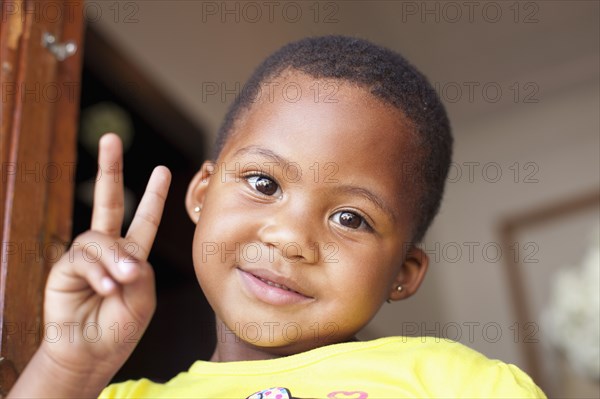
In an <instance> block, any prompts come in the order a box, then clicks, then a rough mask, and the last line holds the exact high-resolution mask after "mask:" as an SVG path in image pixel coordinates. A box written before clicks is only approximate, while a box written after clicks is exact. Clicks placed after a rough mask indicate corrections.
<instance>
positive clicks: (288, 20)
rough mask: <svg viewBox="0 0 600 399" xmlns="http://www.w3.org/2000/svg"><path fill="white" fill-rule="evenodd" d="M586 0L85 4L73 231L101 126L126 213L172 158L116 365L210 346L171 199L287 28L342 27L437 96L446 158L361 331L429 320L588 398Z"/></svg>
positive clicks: (591, 114)
mask: <svg viewBox="0 0 600 399" xmlns="http://www.w3.org/2000/svg"><path fill="white" fill-rule="evenodd" d="M599 13H600V10H599V3H598V2H597V1H510V0H509V1H472V2H453V1H448V2H446V1H424V2H422V1H418V2H413V1H295V2H287V1H277V2H267V1H256V2H254V1H248V2H246V1H225V2H222V1H218V2H213V1H177V0H172V1H123V2H116V1H114V2H113V1H101V2H94V1H89V2H87V4H86V17H87V20H88V31H87V33H86V46H85V59H84V78H83V85H82V102H81V123H80V140H79V154H78V170H77V179H78V183H77V190H78V191H77V197H76V199H77V201H76V206H75V216H74V220H75V226H74V230H75V231H74V234H77V233H78V232H79V231H83V230H85V229H86V228H87V221H88V220H89V219H88V216H87V215H88V214H89V212H90V207H89V206H90V203H91V187H92V185H91V184H90V183H91V182H93V178H94V176H95V162H96V161H95V154H96V151H97V149H96V147H95V143H96V142H97V137H98V134H99V133H100V132H104V131H107V130H114V131H117V132H119V133H120V134H121V135H122V137H123V138H124V140H125V144H126V155H125V172H126V175H125V183H126V186H127V188H128V197H127V198H128V199H127V201H128V204H129V205H128V206H129V210H130V212H132V211H133V210H134V209H135V206H136V203H137V201H138V200H139V198H140V197H141V193H142V192H143V189H144V185H145V182H146V181H147V178H148V176H149V174H150V171H151V169H152V168H153V166H154V165H156V164H158V163H162V164H165V165H167V166H169V168H171V170H172V171H173V173H174V181H173V186H172V189H171V193H170V197H169V200H168V201H169V202H168V203H167V210H166V215H165V218H164V220H163V224H162V225H161V230H160V231H159V237H158V238H157V242H156V248H155V250H154V253H153V258H151V262H152V264H153V265H154V266H155V267H156V269H157V278H158V292H159V308H158V311H157V314H156V317H155V319H154V321H153V322H152V324H151V326H150V329H149V331H148V333H147V335H146V336H145V337H144V338H143V340H142V342H141V344H140V347H139V349H138V350H137V351H136V353H135V354H134V356H133V357H132V358H131V359H130V361H129V362H128V363H127V364H126V365H125V367H124V368H123V369H122V370H121V372H120V373H119V374H118V375H117V376H116V377H115V379H117V380H122V379H125V378H139V377H141V376H145V377H150V378H155V379H159V380H167V379H169V378H171V377H172V376H174V375H175V374H176V373H177V372H178V371H181V370H184V369H186V368H188V367H189V365H190V364H191V363H192V362H193V361H194V360H196V359H207V358H208V357H209V356H210V354H211V349H212V345H213V344H214V340H215V337H214V333H213V331H212V330H213V328H214V325H213V320H212V314H211V313H210V309H209V308H208V305H207V304H206V301H205V299H204V298H203V296H202V293H201V291H200V290H199V288H198V287H197V283H196V281H195V276H194V273H193V269H192V263H191V255H190V247H191V241H192V233H193V224H192V223H191V222H190V221H189V219H188V218H187V216H186V214H185V213H184V210H183V196H184V194H185V189H186V188H187V184H188V182H189V179H190V178H191V176H192V175H193V174H194V172H195V171H196V169H197V168H198V167H199V165H200V164H201V163H202V161H203V160H204V159H206V157H207V156H208V154H210V150H211V148H212V142H213V140H214V138H215V134H216V132H217V129H218V127H219V125H220V123H221V120H222V119H223V117H224V114H225V112H226V109H227V107H228V105H229V104H230V103H231V102H232V101H233V99H234V98H235V95H236V93H239V91H240V89H241V87H242V86H243V83H244V81H245V80H246V79H247V78H248V77H249V75H250V74H251V72H252V71H253V69H254V68H255V67H256V66H257V65H258V64H259V63H260V62H261V61H262V60H263V59H264V58H265V57H266V56H267V55H269V54H270V53H271V52H273V51H274V50H276V49H277V48H279V47H280V46H282V45H283V44H285V43H288V42H290V41H292V40H296V39H300V38H303V37H305V36H310V35H323V34H346V35H353V36H357V37H362V38H366V39H369V40H371V41H373V42H375V43H378V44H381V45H384V46H387V47H389V48H391V49H393V50H396V51H398V52H400V53H401V54H403V55H404V56H405V57H406V58H408V59H409V60H410V61H411V62H412V63H413V64H414V65H415V66H417V68H419V69H420V70H421V71H422V72H424V73H425V74H426V75H427V76H428V78H429V79H430V82H431V83H432V84H433V85H434V87H435V89H436V90H437V92H438V94H439V95H440V97H441V98H442V100H443V102H444V103H445V105H446V107H447V110H448V113H449V116H450V120H451V123H452V127H453V132H454V136H455V143H456V144H455V155H454V160H453V164H452V167H451V170H450V176H449V181H448V185H447V191H446V196H445V201H444V203H443V205H442V208H441V211H440V214H439V216H438V217H437V219H436V221H435V223H434V225H433V226H432V228H431V229H430V231H429V233H428V234H427V237H426V239H425V240H424V243H423V248H424V249H425V251H426V252H427V253H428V254H429V256H430V258H431V262H432V264H431V266H430V269H429V272H428V276H427V278H426V281H425V283H424V286H423V287H422V289H421V290H420V292H419V293H418V294H417V295H416V296H415V297H413V298H411V299H409V300H407V301H403V302H402V303H393V304H389V305H386V306H384V307H383V309H382V310H381V312H380V313H379V315H378V316H377V317H376V318H375V319H374V320H373V321H372V323H371V324H370V325H369V326H367V328H366V329H365V330H364V331H363V332H362V333H361V335H360V338H362V339H371V338H376V337H380V336H386V335H435V336H438V337H447V338H450V339H453V340H456V341H460V342H462V343H464V344H466V345H468V346H470V347H472V348H474V349H476V350H478V351H481V352H483V353H484V354H485V355H487V356H488V357H492V358H498V359H501V360H503V361H505V362H510V363H514V364H516V365H518V366H519V367H520V368H522V369H523V370H525V371H526V372H528V373H529V374H530V375H532V376H533V377H534V379H535V380H536V382H538V384H539V385H540V386H541V387H542V388H543V389H544V390H545V392H546V393H547V394H548V396H549V397H599V396H600V388H599V387H600V385H599V384H600V355H599V345H600V343H599V341H600V335H599V334H600V319H599V314H600V299H599V292H600V287H599V285H600V276H599V274H598V270H599V268H600V265H599V258H598V246H599V238H598V229H599V226H600V211H599V190H600V138H599V137H600V134H599V132H600V122H599V110H600V101H599V93H600V74H599V71H600V60H599V57H600V55H599V52H600V31H599V29H600V28H599V27H600V21H599V19H600V17H599Z"/></svg>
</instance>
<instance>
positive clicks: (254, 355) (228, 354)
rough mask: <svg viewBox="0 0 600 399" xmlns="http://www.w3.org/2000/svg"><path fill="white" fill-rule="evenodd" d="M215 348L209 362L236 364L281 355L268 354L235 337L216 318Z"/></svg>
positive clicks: (264, 349)
mask: <svg viewBox="0 0 600 399" xmlns="http://www.w3.org/2000/svg"><path fill="white" fill-rule="evenodd" d="M216 323H217V346H216V347H215V351H214V353H213V355H212V356H211V358H210V361H211V362H236V361H243V360H267V359H275V358H278V357H281V356H284V355H282V354H277V353H272V352H268V351H267V350H266V348H262V347H258V346H254V345H250V344H248V343H247V342H245V341H243V340H242V339H240V338H239V337H237V336H235V335H234V334H233V332H231V331H230V330H229V329H228V328H227V326H225V324H224V323H223V322H222V321H221V320H220V319H219V318H218V317H217V318H216Z"/></svg>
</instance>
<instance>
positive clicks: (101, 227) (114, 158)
mask: <svg viewBox="0 0 600 399" xmlns="http://www.w3.org/2000/svg"><path fill="white" fill-rule="evenodd" d="M122 164H123V145H122V144H121V139H120V138H119V136H117V135H116V134H114V133H109V134H105V135H104V136H102V138H100V143H99V146H98V178H97V179H96V184H95V185H94V206H93V210H92V226H91V229H92V230H94V231H98V232H100V233H104V234H106V235H109V236H112V237H120V236H121V226H122V224H123V214H124V212H125V206H124V199H123V168H122Z"/></svg>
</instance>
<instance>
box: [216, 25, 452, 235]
mask: <svg viewBox="0 0 600 399" xmlns="http://www.w3.org/2000/svg"><path fill="white" fill-rule="evenodd" d="M286 70H292V71H293V70H297V71H300V72H303V73H305V74H307V75H309V76H311V77H313V78H317V79H320V78H329V79H339V80H342V81H347V82H351V83H355V84H357V85H359V87H364V88H365V89H366V90H368V91H369V92H370V93H371V94H373V95H374V96H375V97H377V98H379V99H380V100H382V101H383V102H384V103H387V104H390V105H392V106H393V107H395V108H396V109H398V110H400V111H401V112H402V113H403V114H404V115H405V116H406V117H407V118H408V120H409V121H410V122H411V124H412V128H413V129H414V131H415V132H416V137H417V139H418V148H419V150H418V152H419V154H418V158H419V159H418V161H415V162H414V163H412V164H409V163H404V164H402V165H397V167H400V168H402V169H403V170H402V175H403V177H404V176H410V177H411V178H412V179H413V180H412V183H416V187H415V186H413V185H410V186H409V187H415V188H417V191H419V193H418V195H417V198H414V199H413V200H412V201H413V204H414V206H413V208H414V209H413V212H415V213H416V220H415V226H414V230H413V237H412V242H413V243H418V242H420V241H421V240H422V239H423V236H424V235H425V232H426V231H427V229H428V228H429V225H430V224H431V222H432V221H433V218H434V217H435V215H436V214H437V212H438V210H439V207H440V203H441V200H442V196H443V193H444V186H445V181H446V177H447V175H448V169H449V167H450V162H451V158H452V142H453V139H452V133H451V129H450V122H449V120H448V117H447V115H446V110H445V108H444V106H443V104H442V102H441V101H440V99H439V97H438V95H437V93H436V92H435V90H434V89H433V87H432V86H431V84H430V83H429V82H428V81H427V78H426V77H425V76H424V75H423V74H421V73H420V72H419V71H418V70H417V69H416V68H415V67H414V66H412V65H411V64H410V63H409V62H408V61H407V60H406V59H405V58H404V57H402V56H401V55H400V54H398V53H396V52H394V51H392V50H389V49H387V48H384V47H381V46H378V45H376V44H373V43H371V42H369V41H367V40H364V39H359V38H354V37H348V36H339V35H330V36H319V37H309V38H305V39H302V40H299V41H297V42H293V43H290V44H287V45H285V46H284V47H282V48H280V49H279V50H277V51H276V52H275V53H273V54H271V55H270V56H269V57H268V58H267V59H266V60H264V61H263V62H262V64H260V65H259V66H258V68H257V69H256V70H255V71H254V73H253V74H252V75H251V77H250V79H249V80H248V81H247V82H246V84H245V85H244V87H243V89H242V90H241V92H240V94H239V95H238V96H237V97H236V99H235V101H234V102H233V103H232V104H231V106H230V108H229V110H228V112H227V114H226V116H225V120H224V121H223V124H222V125H221V128H220V129H219V132H218V136H217V142H216V146H215V152H214V159H217V158H218V155H219V154H220V152H221V150H222V149H223V147H224V145H225V143H226V141H227V139H228V138H229V136H230V134H231V133H232V129H233V128H234V124H235V122H236V121H238V120H239V119H240V118H241V116H242V114H243V112H244V111H246V110H248V109H250V107H251V106H252V104H253V103H254V102H255V101H254V100H255V93H256V88H258V87H260V85H261V84H264V83H266V82H268V81H269V80H271V79H275V78H277V77H279V76H280V75H281V74H282V73H283V72H284V71H286ZM407 165H412V166H410V167H407ZM415 165H418V166H415ZM393 166H394V165H390V167H393Z"/></svg>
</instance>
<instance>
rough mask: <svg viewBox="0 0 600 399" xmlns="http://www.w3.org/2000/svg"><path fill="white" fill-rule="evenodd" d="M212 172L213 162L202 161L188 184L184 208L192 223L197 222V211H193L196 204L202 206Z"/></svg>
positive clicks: (213, 168) (213, 170) (213, 169)
mask: <svg viewBox="0 0 600 399" xmlns="http://www.w3.org/2000/svg"><path fill="white" fill-rule="evenodd" d="M214 172H215V164H214V162H212V161H206V162H204V163H203V164H202V167H201V168H200V170H199V171H198V173H196V175H194V177H193V178H192V181H191V182H190V184H189V186H188V189H187V193H186V195H185V209H186V210H187V213H188V216H189V217H190V219H191V220H192V222H194V224H196V223H197V222H198V212H196V211H194V209H195V208H196V207H197V206H199V207H202V204H203V203H204V196H205V194H206V189H207V188H208V183H209V181H210V177H211V176H212V175H213V174H214Z"/></svg>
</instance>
